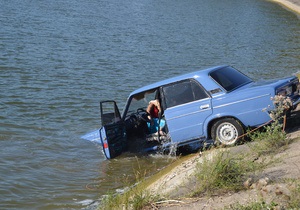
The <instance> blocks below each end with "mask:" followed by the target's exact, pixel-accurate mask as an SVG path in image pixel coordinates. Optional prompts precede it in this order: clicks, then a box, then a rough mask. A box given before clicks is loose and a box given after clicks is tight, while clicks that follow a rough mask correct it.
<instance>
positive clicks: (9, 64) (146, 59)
mask: <svg viewBox="0 0 300 210" xmlns="http://www.w3.org/2000/svg"><path fill="white" fill-rule="evenodd" d="M0 12H1V16H0V22H1V32H0V34H1V36H0V78H1V83H0V142H1V147H0V157H1V158H0V170H1V176H0V185H1V188H0V194H1V198H0V201H1V203H0V208H1V209H9V208H14V209H38V208H40V209H45V208H46V209H47V208H48V209H60V208H64V209H68V208H70V209H78V208H84V207H85V206H86V205H87V204H88V203H92V201H95V200H97V199H99V197H100V196H101V195H103V194H106V193H107V192H108V191H114V190H116V189H122V188H123V185H124V184H125V183H126V184H127V182H131V181H134V180H135V179H136V176H137V173H138V172H137V171H140V173H142V174H140V175H144V174H143V173H145V175H146V176H147V175H149V174H151V173H154V172H156V171H158V170H159V169H160V168H162V167H163V166H164V165H166V164H169V163H170V162H172V161H173V158H169V157H168V156H160V155H158V156H146V157H134V156H132V154H131V155H129V156H128V155H126V154H125V155H124V156H122V157H120V158H117V159H114V160H111V161H108V160H105V157H104V155H103V153H102V149H101V146H99V145H97V144H94V143H91V142H88V141H84V140H82V139H80V136H82V135H83V134H85V133H87V132H88V131H91V130H95V129H98V128H99V126H100V119H99V101H100V100H106V99H115V100H116V101H117V102H118V106H119V107H123V106H124V104H125V101H126V98H127V96H128V94H129V93H130V92H131V91H133V90H134V89H136V88H138V87H141V86H143V85H146V84H149V83H151V82H155V81H158V80H161V79H165V78H168V77H171V76H176V75H179V74H182V73H186V72H190V71H193V70H196V69H199V68H206V67H210V66H215V65H221V64H229V65H233V66H235V67H236V68H237V69H240V70H241V71H242V72H244V73H246V74H248V75H250V76H251V77H252V78H254V79H261V78H274V77H283V76H286V75H291V74H292V73H294V72H296V71H298V70H299V69H300V63H299V47H300V43H299V40H300V33H299V31H300V21H299V19H298V18H297V16H296V15H295V14H293V13H290V12H288V11H286V10H284V9H282V8H281V7H280V6H278V5H276V4H273V3H271V2H268V1H256V0H244V1H237V0H228V1H217V0H212V1H204V0H197V1H196V0H188V1H179V0H175V1H174V0H172V1H170V0H162V1H161V0H159V1H158V0H154V1H148V0H139V1H130V2H129V1H120V0H111V1H107V0H90V1H82V0H72V1H71V0H64V1H61V0H56V1H30V0H23V1H19V0H12V1H2V2H1V3H0Z"/></svg>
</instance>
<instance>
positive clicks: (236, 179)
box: [193, 151, 259, 196]
mask: <svg viewBox="0 0 300 210" xmlns="http://www.w3.org/2000/svg"><path fill="white" fill-rule="evenodd" d="M258 169H259V167H258V165H257V164H256V163H254V162H252V161H250V160H247V158H246V156H245V155H241V156H232V155H230V154H229V152H228V151H223V152H222V151H219V152H218V153H217V154H216V155H215V156H214V157H213V158H211V159H210V158H207V157H205V158H204V160H203V162H202V163H199V164H198V165H197V169H196V174H195V176H196V179H197V180H198V181H199V187H198V189H197V190H196V191H195V192H194V193H193V196H198V195H201V194H213V193H215V192H222V191H223V192H226V191H238V190H241V189H243V180H244V179H245V175H246V174H247V173H249V172H251V171H256V170H258Z"/></svg>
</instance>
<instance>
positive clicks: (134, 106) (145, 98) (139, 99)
mask: <svg viewBox="0 0 300 210" xmlns="http://www.w3.org/2000/svg"><path fill="white" fill-rule="evenodd" d="M155 95H156V89H153V90H148V91H147V92H142V93H138V94H135V95H133V96H132V97H131V98H130V100H129V102H128V103H129V107H128V110H127V113H126V116H127V115H130V114H132V113H134V112H136V111H137V110H138V109H144V110H146V109H147V106H148V105H149V101H151V100H153V99H155Z"/></svg>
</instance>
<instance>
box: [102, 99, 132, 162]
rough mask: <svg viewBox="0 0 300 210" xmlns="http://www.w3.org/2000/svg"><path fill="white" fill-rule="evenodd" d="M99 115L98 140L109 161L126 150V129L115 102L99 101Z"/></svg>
mask: <svg viewBox="0 0 300 210" xmlns="http://www.w3.org/2000/svg"><path fill="white" fill-rule="evenodd" d="M100 113H101V121H102V127H101V129H100V131H99V132H100V140H101V142H102V146H103V151H104V154H105V156H106V158H107V159H111V158H114V157H116V156H118V155H120V154H121V153H122V152H123V151H125V150H126V147H127V135H126V128H125V124H124V122H123V121H122V120H121V115H120V112H119V109H118V106H117V104H116V102H115V101H101V102H100Z"/></svg>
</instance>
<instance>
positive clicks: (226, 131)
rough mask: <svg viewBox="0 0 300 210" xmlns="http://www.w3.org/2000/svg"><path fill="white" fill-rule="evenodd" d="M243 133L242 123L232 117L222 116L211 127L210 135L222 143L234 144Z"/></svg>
mask: <svg viewBox="0 0 300 210" xmlns="http://www.w3.org/2000/svg"><path fill="white" fill-rule="evenodd" d="M243 134H244V129H243V127H242V125H241V124H240V123H239V122H238V121H237V120H235V119H233V118H224V119H221V120H219V121H217V122H216V123H215V124H214V125H213V126H212V129H211V137H212V139H213V140H214V141H215V142H216V141H218V142H219V143H221V144H223V145H233V144H235V143H236V142H237V141H238V140H239V138H240V136H241V135H243Z"/></svg>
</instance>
